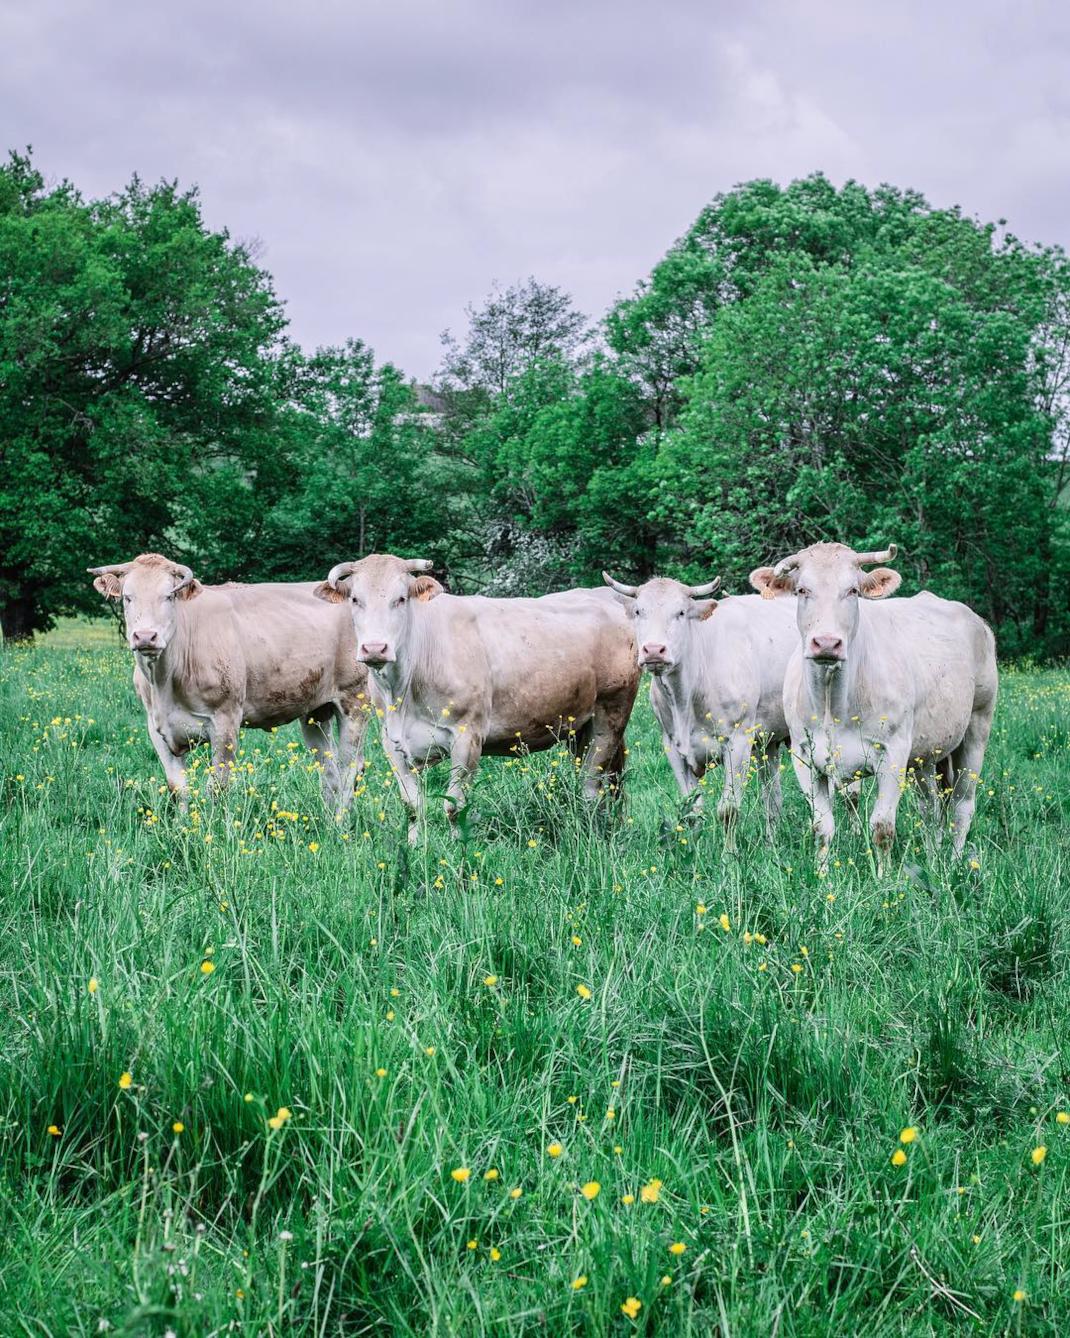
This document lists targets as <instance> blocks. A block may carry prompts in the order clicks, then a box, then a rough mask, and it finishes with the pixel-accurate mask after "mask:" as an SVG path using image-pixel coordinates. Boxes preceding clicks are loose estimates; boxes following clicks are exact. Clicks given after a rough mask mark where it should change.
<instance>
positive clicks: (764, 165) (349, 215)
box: [0, 0, 1070, 376]
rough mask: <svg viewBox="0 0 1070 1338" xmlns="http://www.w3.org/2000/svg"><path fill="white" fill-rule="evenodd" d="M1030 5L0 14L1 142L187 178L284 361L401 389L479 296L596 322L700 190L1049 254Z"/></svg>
mask: <svg viewBox="0 0 1070 1338" xmlns="http://www.w3.org/2000/svg"><path fill="white" fill-rule="evenodd" d="M1068 46H1070V42H1068V20H1067V18H1066V17H1065V16H1064V15H1063V13H1062V11H1061V9H1057V8H1056V6H1055V5H1054V4H1049V3H1044V2H1043V0H1041V2H1040V3H1035V4H1034V5H1033V6H1032V7H1031V8H1029V9H1023V10H1019V11H1013V12H1012V11H1010V10H1008V9H1006V8H1005V7H1004V6H1000V5H998V4H997V3H996V2H995V0H981V3H979V4H971V5H970V6H968V7H967V6H966V4H965V3H961V0H959V2H958V3H954V4H949V5H947V6H932V5H922V4H921V3H920V0H906V3H904V4H901V5H899V6H895V7H893V8H892V9H889V8H888V7H887V6H877V5H873V4H869V5H867V4H865V3H863V4H852V5H848V4H847V3H845V0H820V2H819V0H802V2H801V3H800V2H799V0H757V3H755V4H752V5H749V6H739V5H728V4H726V3H708V2H707V0H666V3H664V4H661V5H657V6H653V5H650V4H648V3H645V2H643V0H619V2H618V3H609V2H608V0H585V3H583V4H575V3H567V4H566V3H564V0H542V2H541V3H539V4H538V5H534V4H522V3H519V2H518V0H453V2H451V3H444V2H443V0H391V3H390V4H389V5H386V4H382V3H380V2H379V0H374V3H373V2H372V0H364V2H363V3H356V4H354V3H351V2H348V3H347V2H346V0H314V2H313V3H310V4H306V5H303V6H295V5H292V4H283V3H278V2H277V0H274V2H273V0H269V2H268V3H263V4H253V3H251V2H250V0H235V2H232V3H230V4H227V5H222V6H219V5H209V4H207V3H205V0H193V3H190V4H187V5H185V6H181V7H174V6H167V7H165V6H163V5H161V4H159V3H153V2H151V0H144V2H143V3H140V4H134V3H131V0H113V3H111V4H110V5H109V6H107V7H101V6H95V5H91V4H89V3H87V2H84V0H37V3H35V4H34V5H32V6H30V5H21V6H20V5H17V4H16V3H14V0H0V88H2V90H3V92H2V94H0V111H2V113H3V115H2V118H0V124H2V125H3V126H4V130H5V134H6V137H7V140H8V143H9V144H10V145H11V146H12V147H21V146H22V145H24V144H26V143H33V144H34V145H35V148H36V153H37V159H38V164H39V166H40V167H41V168H42V170H44V171H45V172H46V173H49V174H52V175H55V176H57V177H58V176H68V177H70V178H71V179H73V180H74V181H75V182H76V183H77V184H78V185H80V186H81V187H82V188H83V189H84V190H85V191H86V192H87V193H91V194H103V193H107V192H108V191H110V190H113V189H117V188H118V187H119V186H121V185H122V184H123V183H124V182H125V181H126V180H127V179H128V178H129V176H130V175H131V174H132V173H133V172H134V171H138V172H139V173H140V174H141V175H142V176H143V177H145V178H147V179H150V180H153V179H156V178H159V177H167V178H172V177H177V178H179V179H180V180H181V181H182V182H183V183H189V182H194V181H195V182H197V183H199V185H200V186H201V189H202V194H203V199H204V204H205V212H206V215H207V217H208V218H209V220H210V221H211V223H212V224H213V225H216V226H222V225H226V226H228V227H229V228H230V229H231V231H232V233H234V234H235V235H236V236H239V237H242V238H252V237H255V238H259V239H260V240H261V242H262V250H261V258H262V262H263V263H264V264H266V265H267V267H268V268H269V269H270V270H271V271H272V272H273V274H274V276H275V279H276V285H277V288H278V291H279V293H280V294H281V296H283V297H284V298H285V299H286V301H287V304H288V310H289V313H290V316H291V320H292V323H293V330H294V333H295V335H296V336H297V337H298V338H299V339H300V340H301V341H302V342H304V343H306V344H310V345H312V344H316V343H326V342H337V341H339V340H341V339H343V338H345V337H346V336H347V335H356V336H359V337H361V338H364V339H366V340H367V341H368V342H369V343H371V344H372V345H373V347H375V348H376V351H377V352H378V354H379V355H380V357H383V358H391V359H392V360H394V361H396V362H397V363H398V364H399V365H401V366H402V367H404V368H405V369H406V370H407V371H409V372H411V373H413V374H416V375H419V376H427V375H428V374H429V373H430V372H431V370H432V369H433V367H434V365H435V364H436V362H437V359H438V334H439V332H440V331H441V329H442V328H444V327H445V326H447V325H452V326H454V327H457V326H458V325H460V324H462V323H463V319H464V316H463V310H464V307H465V305H466V303H468V302H470V301H479V300H480V299H481V298H482V297H483V296H484V295H485V293H486V292H487V290H488V289H489V287H490V285H491V283H492V282H493V281H495V280H499V281H501V282H503V283H508V282H511V281H513V280H515V279H518V278H523V277H525V276H527V275H528V274H534V275H536V276H537V277H539V278H540V279H543V280H545V281H549V282H554V283H558V284H561V285H562V286H564V287H566V288H568V289H569V290H570V291H571V292H573V294H574V295H575V297H576V299H577V302H578V304H579V306H580V307H581V309H583V310H585V311H587V312H588V313H589V314H591V315H595V316H597V315H600V314H601V313H602V312H603V311H604V310H605V308H606V307H607V305H608V304H609V303H610V302H611V301H612V300H613V298H614V297H615V296H616V295H618V294H620V293H623V292H627V291H630V289H631V288H632V287H633V285H634V284H635V282H636V281H637V280H638V279H640V278H641V277H642V276H643V275H645V274H646V273H647V272H649V269H650V267H651V266H652V265H653V264H654V263H655V261H656V260H657V259H658V258H659V257H660V256H661V255H662V254H663V253H664V251H665V250H666V248H667V247H668V245H669V244H670V243H671V241H672V240H673V239H674V238H675V237H677V236H679V235H680V234H681V233H682V232H683V231H684V230H685V229H686V228H687V226H688V225H689V224H690V222H691V221H692V219H693V218H694V217H695V215H696V214H697V213H698V211H699V209H700V208H701V207H702V205H703V204H705V203H706V202H707V201H708V200H709V199H710V198H711V197H712V196H713V195H714V194H716V193H717V192H718V191H720V190H725V189H729V188H730V187H731V186H732V185H733V184H734V183H736V182H738V181H740V180H745V179H747V178H749V177H754V176H772V177H774V178H777V179H780V180H787V179H790V178H792V177H795V176H801V175H805V174H807V173H809V172H812V171H814V170H817V169H823V170H825V171H827V172H828V173H829V175H830V176H832V177H833V179H835V180H843V179H845V178H847V177H849V176H853V177H856V178H858V179H860V180H863V181H865V182H867V183H868V184H873V185H875V184H877V183H878V182H880V181H882V180H891V181H894V182H896V183H897V184H900V185H904V186H907V185H910V186H915V187H917V188H918V189H921V190H923V191H925V192H926V193H927V194H929V196H930V198H932V199H933V201H934V203H938V204H950V203H955V202H959V203H961V204H962V205H963V206H964V207H965V208H967V209H969V210H972V211H977V212H979V213H981V214H983V215H986V216H993V217H994V216H1006V217H1008V218H1009V219H1010V221H1011V224H1012V226H1013V227H1014V229H1015V230H1016V231H1017V232H1018V233H1019V234H1020V235H1022V236H1025V237H1029V238H1034V237H1036V238H1043V239H1045V240H1052V241H1055V240H1062V239H1063V236H1064V233H1065V228H1066V225H1065V222H1064V220H1065V218H1066V213H1067V208H1066V207H1067V203H1068V199H1067V196H1068V193H1070V185H1068V184H1067V183H1068V181H1070V177H1068V174H1067V171H1066V166H1067V163H1066V159H1067V155H1068V151H1067V149H1066V147H1065V146H1066V144H1067V143H1068V142H1070V141H1068V138H1067V136H1066V133H1065V132H1066V128H1067V121H1068V118H1070V108H1068V101H1067V94H1066V92H1065V80H1064V77H1063V71H1064V69H1065V60H1066V56H1067V53H1068Z"/></svg>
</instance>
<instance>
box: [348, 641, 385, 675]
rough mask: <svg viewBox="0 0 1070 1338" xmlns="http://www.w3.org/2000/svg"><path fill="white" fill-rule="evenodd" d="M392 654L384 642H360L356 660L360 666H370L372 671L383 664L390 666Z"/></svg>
mask: <svg viewBox="0 0 1070 1338" xmlns="http://www.w3.org/2000/svg"><path fill="white" fill-rule="evenodd" d="M393 658H394V652H393V651H392V650H391V649H390V645H389V643H388V642H386V641H362V642H361V643H360V646H359V648H358V650H357V659H358V660H359V661H360V662H361V664H370V665H371V666H372V668H373V669H376V668H378V667H379V666H380V665H383V664H390V662H391V661H392V660H393Z"/></svg>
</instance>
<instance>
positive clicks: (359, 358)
mask: <svg viewBox="0 0 1070 1338" xmlns="http://www.w3.org/2000/svg"><path fill="white" fill-rule="evenodd" d="M281 376H282V380H283V383H284V386H283V393H284V394H285V397H286V399H287V400H288V402H289V405H290V419H289V425H288V427H289V432H290V433H291V435H292V438H293V442H294V444H293V446H292V448H291V454H290V460H291V478H292V483H291V487H290V488H289V489H288V490H287V491H286V492H284V493H283V494H282V495H281V496H280V498H279V499H278V502H277V504H276V505H275V506H274V507H273V508H272V510H271V511H270V512H269V514H268V515H267V517H266V520H265V524H264V572H265V574H267V575H270V576H272V577H274V578H281V579H291V580H293V579H297V580H307V579H309V576H310V574H314V573H318V574H321V575H326V571H327V568H328V567H329V566H331V565H332V564H333V563H334V562H337V561H341V560H342V559H344V558H360V557H363V556H364V555H365V554H367V553H370V552H373V551H389V550H394V551H398V552H401V553H406V554H410V555H412V556H417V555H424V554H425V551H426V550H428V546H429V545H430V546H434V543H435V540H436V539H437V538H438V535H439V533H440V526H441V525H442V523H443V519H444V514H445V512H444V503H443V497H444V494H443V492H442V490H441V489H440V488H438V487H437V486H436V480H435V478H434V475H433V471H432V470H431V468H430V464H429V460H428V447H429V445H430V433H429V429H428V427H427V419H426V415H424V414H422V413H420V412H419V410H418V407H417V403H416V397H415V395H414V393H413V390H412V387H411V386H409V385H408V384H406V382H405V381H404V379H403V378H402V376H401V374H400V373H399V372H398V371H397V369H396V368H394V367H393V366H391V365H390V364H389V363H385V364H383V365H382V366H379V367H377V366H376V364H375V358H374V355H373V353H372V351H371V349H369V348H368V347H367V345H366V344H363V343H362V342H361V341H360V340H358V339H350V340H348V341H347V342H346V343H345V345H343V346H342V347H340V348H321V349H317V350H316V352H315V353H314V354H313V355H311V356H310V357H305V356H304V355H303V354H302V353H301V352H300V350H299V349H296V348H293V347H291V348H290V349H288V351H287V356H286V359H285V363H284V367H283V369H282V373H281ZM328 559H329V560H328Z"/></svg>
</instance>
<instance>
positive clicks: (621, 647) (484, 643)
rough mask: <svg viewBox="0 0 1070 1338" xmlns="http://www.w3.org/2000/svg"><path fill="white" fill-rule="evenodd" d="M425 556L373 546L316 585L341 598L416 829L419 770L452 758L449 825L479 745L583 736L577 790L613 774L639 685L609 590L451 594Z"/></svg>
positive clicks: (492, 748)
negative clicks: (518, 595)
mask: <svg viewBox="0 0 1070 1338" xmlns="http://www.w3.org/2000/svg"><path fill="white" fill-rule="evenodd" d="M430 567H431V563H430V562H429V561H428V560H427V559H415V560H405V559H403V558H399V557H395V556H393V555H391V554H380V553H376V554H372V555H371V556H369V557H365V558H362V559H360V561H357V562H340V563H338V564H337V566H335V567H332V568H331V571H330V572H329V574H328V576H327V579H326V580H325V581H324V582H323V583H322V584H321V585H320V586H319V587H318V588H317V591H316V593H317V594H318V595H319V597H320V598H321V599H323V600H327V601H329V602H332V603H346V604H347V605H348V608H349V613H350V615H351V617H352V623H353V634H354V639H355V642H356V646H357V656H358V659H359V660H360V662H361V663H362V664H364V665H367V667H368V669H369V671H370V677H369V684H370V689H371V696H372V700H373V701H374V703H375V705H376V708H377V712H381V713H382V726H383V731H382V737H383V747H384V749H385V750H386V753H387V756H388V758H389V760H390V762H391V765H392V766H393V768H394V770H395V772H396V773H397V777H398V783H399V786H400V788H401V793H402V797H403V799H404V801H405V803H406V805H407V806H408V808H409V810H410V814H411V821H410V824H409V840H410V841H412V842H416V841H417V840H419V830H420V828H419V824H420V820H421V818H422V816H423V797H422V794H421V787H420V785H419V783H418V780H417V774H416V773H417V772H418V771H419V770H420V769H421V768H423V767H426V766H430V765H433V764H434V763H435V762H437V761H439V760H441V759H443V758H449V762H450V778H449V784H448V787H447V791H446V800H445V808H446V814H447V816H448V817H449V819H450V821H451V824H452V829H453V831H454V833H455V834H457V831H458V829H457V817H458V815H459V813H460V812H461V811H462V810H463V808H464V805H465V803H466V802H467V799H466V792H467V786H468V783H469V781H470V780H471V779H472V778H473V777H474V775H475V773H476V771H477V769H478V767H479V761H480V758H481V757H482V755H483V754H484V753H489V754H499V755H502V754H506V755H508V754H515V753H517V752H518V751H519V750H520V749H525V750H528V751H532V752H535V751H538V750H540V749H545V748H551V747H553V746H554V745H555V744H557V743H559V742H561V741H562V740H565V741H568V742H570V743H572V744H573V745H574V746H575V747H576V748H577V749H581V748H582V749H583V750H584V758H583V764H582V765H583V774H584V785H583V793H584V796H585V798H588V799H592V800H593V799H596V798H598V797H599V795H601V794H603V793H605V792H606V791H613V790H615V788H616V787H617V785H618V783H619V781H620V777H621V772H622V770H623V766H624V730H625V726H626V725H627V723H628V717H629V715H630V714H631V709H632V704H633V702H634V700H635V694H636V690H637V688H638V685H639V669H638V666H637V664H636V658H635V644H634V640H633V637H632V634H631V628H630V627H629V625H628V622H627V619H626V618H625V617H624V614H623V612H622V611H621V609H620V608H618V607H617V605H616V603H615V602H614V600H613V597H612V596H611V595H610V594H609V592H608V591H606V590H602V589H601V588H599V589H597V590H572V591H566V592H563V593H560V594H553V595H543V596H541V597H540V598H537V599H491V598H486V597H484V596H481V595H450V594H446V593H445V592H444V591H443V589H442V587H441V586H440V585H439V584H438V582H437V581H435V580H434V579H433V578H432V577H430V576H428V575H427V574H426V573H427V572H428V570H429V568H430Z"/></svg>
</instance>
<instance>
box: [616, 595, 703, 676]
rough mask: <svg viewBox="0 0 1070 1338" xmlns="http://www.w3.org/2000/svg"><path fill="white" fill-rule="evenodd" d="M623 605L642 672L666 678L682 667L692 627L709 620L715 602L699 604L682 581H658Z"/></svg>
mask: <svg viewBox="0 0 1070 1338" xmlns="http://www.w3.org/2000/svg"><path fill="white" fill-rule="evenodd" d="M621 602H622V603H623V604H624V607H625V610H626V612H627V613H628V615H629V617H630V618H631V619H632V622H633V624H634V628H635V642H636V645H637V646H638V658H639V667H640V669H648V670H649V671H650V672H651V673H652V674H662V673H664V672H665V670H666V669H671V668H672V667H673V666H674V665H677V664H679V663H680V660H681V659H682V658H683V655H684V649H685V646H686V644H687V635H688V632H689V630H690V624H691V623H692V622H694V621H696V620H704V619H706V618H708V617H709V616H710V615H711V614H712V613H713V611H714V609H715V608H716V607H717V601H716V600H715V599H702V600H696V599H694V598H692V595H691V590H690V588H689V587H688V586H686V585H683V584H681V582H680V581H670V580H662V579H656V580H653V581H647V583H646V584H645V585H641V586H640V587H639V589H638V591H637V593H636V595H635V597H634V598H630V597H628V596H622V597H621Z"/></svg>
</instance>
